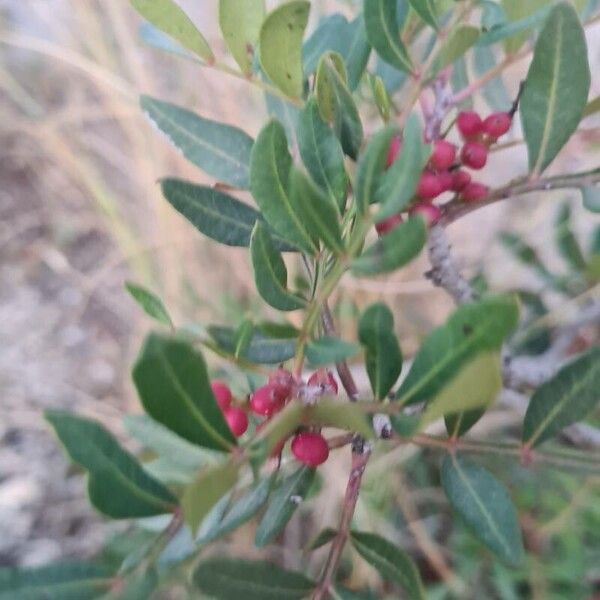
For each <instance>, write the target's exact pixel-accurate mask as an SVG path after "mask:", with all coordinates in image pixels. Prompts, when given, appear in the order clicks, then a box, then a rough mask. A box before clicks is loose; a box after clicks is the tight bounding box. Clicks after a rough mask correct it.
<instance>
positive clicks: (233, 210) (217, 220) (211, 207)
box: [161, 179, 294, 252]
mask: <svg viewBox="0 0 600 600" xmlns="http://www.w3.org/2000/svg"><path fill="white" fill-rule="evenodd" d="M161 185H162V193H163V195H164V197H165V198H166V199H167V201H168V202H169V204H171V206H172V207H173V208H174V209H175V210H177V211H178V212H179V213H181V214H182V215H183V216H184V217H185V218H186V219H187V220H188V221H189V222H190V223H191V224H192V225H193V226H194V227H195V228H196V229H197V230H198V231H200V232H201V233H203V234H204V235H206V236H207V237H209V238H211V239H212V240H215V241H217V242H220V243H221V244H225V245H226V246H243V247H247V246H249V245H250V237H251V236H252V230H253V229H254V225H255V224H256V222H257V221H260V220H262V216H261V215H260V213H259V212H257V211H256V210H255V209H254V208H252V207H251V206H248V205H247V204H244V203H243V202H240V201H239V200H236V199H235V198H233V197H232V196H229V195H228V194H224V193H223V192H219V191H217V190H215V189H214V188H211V187H207V186H204V185H194V184H192V183H188V182H187V181H182V180H180V179H163V181H162V182H161ZM271 235H272V237H273V241H274V243H275V246H276V248H277V249H278V250H281V251H283V252H285V251H289V250H292V249H294V248H293V247H292V246H290V244H289V243H288V242H286V241H285V240H284V239H283V238H282V237H281V236H280V235H278V234H277V232H273V231H272V232H271Z"/></svg>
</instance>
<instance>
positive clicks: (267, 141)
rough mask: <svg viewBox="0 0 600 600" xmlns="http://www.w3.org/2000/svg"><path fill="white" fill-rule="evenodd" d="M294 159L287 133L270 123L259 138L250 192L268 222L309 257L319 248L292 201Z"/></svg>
mask: <svg viewBox="0 0 600 600" xmlns="http://www.w3.org/2000/svg"><path fill="white" fill-rule="evenodd" d="M291 168H292V157H291V156H290V153H289V151H288V143H287V138H286V136H285V130H284V129H283V126H282V125H281V123H279V122H278V121H270V122H269V123H267V124H266V125H265V126H264V127H263V128H262V130H261V132H260V133H259V134H258V138H257V139H256V142H255V144H254V148H253V150H252V156H251V159H250V189H251V190H252V195H253V196H254V199H255V200H256V203H257V204H258V206H259V207H260V209H261V211H262V213H263V215H264V217H265V219H266V220H267V222H268V223H269V225H271V227H273V229H274V230H275V231H277V232H278V233H279V234H280V235H281V236H282V237H283V238H284V239H286V240H289V241H290V242H291V243H292V244H295V245H297V246H298V247H299V248H301V249H302V250H304V251H305V252H307V253H308V254H314V253H315V252H316V250H317V246H316V244H315V242H314V240H313V239H312V237H311V235H310V234H309V232H308V230H307V228H306V224H305V223H304V221H303V214H302V212H301V210H300V208H299V207H298V206H296V205H294V204H293V199H292V198H291V197H290V189H289V180H290V170H291Z"/></svg>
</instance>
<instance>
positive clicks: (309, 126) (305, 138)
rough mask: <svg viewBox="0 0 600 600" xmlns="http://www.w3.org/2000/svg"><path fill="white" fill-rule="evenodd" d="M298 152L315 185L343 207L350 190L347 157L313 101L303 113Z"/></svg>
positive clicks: (299, 123) (300, 121) (307, 104)
mask: <svg viewBox="0 0 600 600" xmlns="http://www.w3.org/2000/svg"><path fill="white" fill-rule="evenodd" d="M298 149H299V150H300V156H301V157H302V162H303V163H304V166H305V167H306V170H307V171H308V172H309V174H310V176H311V177H312V178H313V179H314V181H315V183H317V184H318V185H319V186H321V188H322V189H323V190H324V191H325V192H327V193H328V194H329V196H330V197H331V198H333V199H334V200H335V202H336V203H337V205H338V206H339V207H342V206H343V205H344V202H345V199H346V191H347V188H348V178H347V176H346V170H345V168H344V154H343V152H342V148H341V146H340V143H339V141H338V139H337V137H336V136H335V134H334V133H333V131H332V130H331V129H330V128H329V127H328V126H327V124H326V123H325V122H324V121H323V119H322V118H321V115H320V114H319V108H318V106H317V102H316V100H315V99H314V98H311V99H310V100H308V102H307V103H306V105H305V107H304V109H303V110H302V111H301V112H300V120H299V122H298Z"/></svg>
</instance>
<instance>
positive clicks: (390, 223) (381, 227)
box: [375, 213, 404, 235]
mask: <svg viewBox="0 0 600 600" xmlns="http://www.w3.org/2000/svg"><path fill="white" fill-rule="evenodd" d="M403 220H404V219H402V215H401V214H400V213H396V214H395V215H392V216H391V217H388V218H387V219H384V220H383V221H379V223H375V229H376V230H377V233H378V234H379V235H385V234H386V233H388V232H390V231H391V230H392V229H394V227H396V225H400V223H402V221H403Z"/></svg>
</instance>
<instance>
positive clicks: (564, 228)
mask: <svg viewBox="0 0 600 600" xmlns="http://www.w3.org/2000/svg"><path fill="white" fill-rule="evenodd" d="M554 239H555V242H556V247H557V248H558V251H559V252H560V253H561V255H562V257H563V258H564V259H565V261H566V262H567V264H568V265H569V266H570V267H571V268H573V269H575V270H576V271H585V269H586V261H585V257H584V256H583V251H582V250H581V247H580V245H579V242H578V241H577V238H576V237H575V234H574V233H573V230H572V229H571V208H570V206H569V205H568V204H563V205H562V206H561V207H560V210H559V211H558V214H557V215H556V221H555V223H554Z"/></svg>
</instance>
